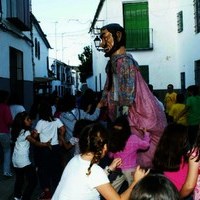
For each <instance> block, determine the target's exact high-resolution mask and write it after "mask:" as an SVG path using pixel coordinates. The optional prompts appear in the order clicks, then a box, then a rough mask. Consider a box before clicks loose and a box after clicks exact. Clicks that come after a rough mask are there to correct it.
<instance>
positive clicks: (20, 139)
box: [11, 111, 50, 200]
mask: <svg viewBox="0 0 200 200" xmlns="http://www.w3.org/2000/svg"><path fill="white" fill-rule="evenodd" d="M31 125H32V120H31V119H30V117H29V115H28V113H27V112H25V111H24V112H20V113H18V114H17V115H16V117H15V119H14V121H13V124H12V132H11V134H12V136H13V140H14V141H15V146H14V152H13V156H12V162H13V166H14V168H15V173H16V180H15V185H14V199H15V200H19V199H22V200H30V199H31V195H32V193H33V190H34V188H35V186H36V184H37V176H36V170H35V167H34V166H32V164H31V161H30V159H29V153H30V152H29V150H30V143H32V144H34V145H37V146H39V147H50V143H49V142H46V143H41V142H39V141H37V140H35V139H34V138H33V137H32V136H31V132H30V129H31ZM25 178H26V180H27V183H26V184H25V183H24V179H25ZM24 186H25V187H24ZM22 190H24V191H23V192H22Z"/></svg>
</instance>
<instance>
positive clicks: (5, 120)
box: [0, 103, 13, 133]
mask: <svg viewBox="0 0 200 200" xmlns="http://www.w3.org/2000/svg"><path fill="white" fill-rule="evenodd" d="M12 120H13V119H12V114H11V111H10V107H9V106H8V105H7V104H4V103H0V133H9V132H10V126H11V123H12Z"/></svg>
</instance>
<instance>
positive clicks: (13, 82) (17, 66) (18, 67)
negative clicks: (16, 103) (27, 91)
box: [9, 47, 24, 101]
mask: <svg viewBox="0 0 200 200" xmlns="http://www.w3.org/2000/svg"><path fill="white" fill-rule="evenodd" d="M23 57H24V55H23V52H22V51H20V50H18V49H15V48H13V47H10V48H9V63H10V92H11V93H15V92H16V91H17V92H18V94H19V97H20V98H22V99H21V100H22V101H23V96H24V75H23V74H24V72H23V71H24V70H23V69H24V66H23Z"/></svg>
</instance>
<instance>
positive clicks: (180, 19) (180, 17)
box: [177, 11, 183, 33]
mask: <svg viewBox="0 0 200 200" xmlns="http://www.w3.org/2000/svg"><path fill="white" fill-rule="evenodd" d="M177 26H178V33H181V32H182V31H183V11H180V12H178V14H177Z"/></svg>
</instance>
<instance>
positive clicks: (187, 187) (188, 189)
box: [180, 129, 200, 200]
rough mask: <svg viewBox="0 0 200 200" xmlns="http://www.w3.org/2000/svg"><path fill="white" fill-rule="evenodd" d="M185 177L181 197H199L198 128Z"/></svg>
mask: <svg viewBox="0 0 200 200" xmlns="http://www.w3.org/2000/svg"><path fill="white" fill-rule="evenodd" d="M188 168H189V169H188V173H187V178H186V180H185V183H184V185H183V187H182V188H181V191H180V195H181V197H182V198H183V197H187V196H190V195H192V196H193V199H194V200H199V199H200V176H199V172H200V129H199V132H198V135H197V139H196V142H195V144H194V146H193V148H192V150H191V151H190V153H189V166H188Z"/></svg>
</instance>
